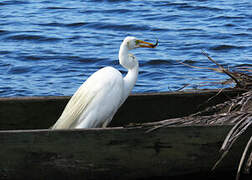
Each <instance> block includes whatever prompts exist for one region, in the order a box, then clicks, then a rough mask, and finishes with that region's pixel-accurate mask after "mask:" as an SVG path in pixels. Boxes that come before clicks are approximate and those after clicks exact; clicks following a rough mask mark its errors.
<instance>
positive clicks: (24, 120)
mask: <svg viewBox="0 0 252 180" xmlns="http://www.w3.org/2000/svg"><path fill="white" fill-rule="evenodd" d="M218 92H219V90H208V91H206V90H205V91H195V92H174V93H150V94H134V95H131V96H130V97H129V98H128V99H127V100H126V102H125V103H124V104H123V105H122V107H121V108H120V109H119V110H118V112H117V113H116V115H115V117H114V119H113V120H112V123H111V126H113V127H115V126H122V125H126V124H129V123H139V122H140V123H144V122H151V121H159V120H163V119H169V118H174V117H182V116H186V115H189V114H191V113H194V112H196V111H198V110H199V109H202V108H204V107H206V106H211V105H215V104H217V103H221V102H224V101H226V100H227V99H228V98H231V97H234V96H237V94H239V93H241V92H242V91H234V90H224V91H223V92H222V93H219V94H218V95H217V96H216V94H217V93H218ZM212 97H214V98H212ZM69 98H70V97H19V98H0V119H1V121H0V129H2V130H7V129H46V128H49V127H50V126H52V125H53V124H54V123H55V122H56V120H57V119H58V117H59V116H60V114H61V113H62V111H63V109H64V107H65V105H66V103H67V102H68V100H69ZM209 98H212V100H210V101H208V100H209Z"/></svg>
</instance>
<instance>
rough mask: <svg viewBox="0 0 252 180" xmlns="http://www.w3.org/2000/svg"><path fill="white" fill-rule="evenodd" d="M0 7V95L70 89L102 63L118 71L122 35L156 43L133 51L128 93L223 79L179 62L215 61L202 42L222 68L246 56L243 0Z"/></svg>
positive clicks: (251, 25)
mask: <svg viewBox="0 0 252 180" xmlns="http://www.w3.org/2000/svg"><path fill="white" fill-rule="evenodd" d="M0 6H1V8H0V47H1V49H0V72H1V78H0V84H1V87H0V96H31V95H71V94H72V93H73V92H74V91H75V90H76V89H77V88H78V86H79V85H81V84H82V83H83V81H84V80H85V79H86V78H88V76H90V75H91V74H92V73H94V72H95V71H96V70H98V69H99V68H102V67H104V66H113V67H115V68H117V69H119V70H120V71H121V72H122V73H123V75H125V74H126V70H125V69H124V68H123V67H121V66H120V64H119V62H118V50H119V47H120V44H121V42H122V40H123V38H124V37H125V36H128V35H130V36H136V37H137V38H140V39H143V40H146V41H151V42H152V41H153V42H154V41H155V39H159V40H160V43H159V46H158V47H157V48H155V49H144V48H138V49H136V50H134V51H132V53H133V54H135V55H136V57H137V58H138V59H139V64H140V69H139V77H138V81H137V84H136V86H135V88H134V89H133V92H157V91H158V92H160V91H170V90H175V89H179V88H180V87H182V86H183V85H185V84H192V86H191V87H198V86H197V84H198V83H200V82H202V80H203V81H206V79H222V78H223V79H225V78H227V77H226V76H225V75H222V74H219V73H218V74H217V73H215V72H212V71H209V70H200V69H192V68H190V67H187V66H184V65H183V64H181V63H179V62H184V63H187V64H191V65H193V66H203V67H215V66H214V65H213V64H211V62H210V61H209V60H208V59H207V58H206V57H205V56H204V55H202V53H201V51H202V49H203V50H205V51H207V52H208V53H209V55H210V56H211V57H213V59H214V60H216V61H218V62H219V63H220V64H222V65H224V66H227V67H232V68H242V67H246V66H250V65H251V61H252V46H251V40H252V21H251V18H252V15H251V9H250V7H252V2H251V1H250V0H244V1H217V0H212V1H209V0H197V1H194V0H193V1H181V0H174V1H163V0H162V1H156V0H149V1H142V0H139V1H131V0H129V1H125V0H88V1H83V0H75V1H67V0H60V1H49V0H39V1H35V0H32V1H25V0H12V1H10V0H5V1H1V2H0ZM177 60H178V61H179V62H178V61H177ZM216 87H218V86H216ZM204 88H209V86H206V87H204ZM210 88H213V87H210Z"/></svg>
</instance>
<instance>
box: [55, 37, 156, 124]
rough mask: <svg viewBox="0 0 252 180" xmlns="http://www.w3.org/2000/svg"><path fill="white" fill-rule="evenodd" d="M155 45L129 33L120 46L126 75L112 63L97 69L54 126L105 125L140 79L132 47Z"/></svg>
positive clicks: (120, 55)
mask: <svg viewBox="0 0 252 180" xmlns="http://www.w3.org/2000/svg"><path fill="white" fill-rule="evenodd" d="M156 45H157V43H156ZM156 45H153V44H151V43H148V42H144V41H141V40H137V39H136V38H135V37H126V38H125V39H124V41H123V42H122V44H121V46H120V50H119V62H120V64H121V65H122V66H123V67H124V68H126V69H128V73H127V75H126V76H125V77H124V78H123V76H122V74H121V73H120V72H119V71H118V70H117V69H115V68H113V67H104V68H102V69H100V70H98V71H96V72H95V73H94V74H92V75H91V76H90V77H89V78H88V79H87V80H86V81H85V82H84V83H83V84H82V85H81V86H80V87H79V89H78V90H77V91H76V92H75V94H74V95H73V96H72V98H71V99H70V101H69V102H68V104H67V105H66V107H65V109H64V111H63V113H62V115H61V116H60V118H59V119H58V121H57V122H56V123H55V124H54V125H53V127H52V129H69V128H95V127H106V126H107V125H108V124H109V123H110V121H111V120H112V118H113V116H114V114H115V113H116V111H117V110H118V108H119V107H120V106H121V105H122V103H123V102H124V101H125V100H126V98H127V97H128V96H129V94H130V92H131V90H132V89H133V87H134V85H135V83H136V80H137V76H138V61H137V59H136V58H135V56H134V55H132V54H129V50H131V49H135V48H138V47H149V48H154V47H155V46H156Z"/></svg>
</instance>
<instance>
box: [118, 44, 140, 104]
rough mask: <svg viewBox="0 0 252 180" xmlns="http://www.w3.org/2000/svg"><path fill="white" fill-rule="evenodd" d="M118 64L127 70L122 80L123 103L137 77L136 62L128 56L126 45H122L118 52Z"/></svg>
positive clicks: (134, 58) (131, 55) (133, 57)
mask: <svg viewBox="0 0 252 180" xmlns="http://www.w3.org/2000/svg"><path fill="white" fill-rule="evenodd" d="M119 62H120V64H121V65H122V66H123V67H124V68H126V69H127V70H128V73H127V74H126V76H125V77H124V78H123V81H124V95H123V101H124V100H125V99H126V98H127V97H128V95H129V94H130V92H131V90H132V89H133V87H134V85H135V83H136V80H137V76H138V61H137V59H136V57H135V56H134V55H133V54H129V48H128V46H127V44H126V43H122V44H121V46H120V50H119Z"/></svg>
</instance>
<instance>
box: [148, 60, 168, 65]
mask: <svg viewBox="0 0 252 180" xmlns="http://www.w3.org/2000/svg"><path fill="white" fill-rule="evenodd" d="M170 64H173V63H172V62H171V61H169V60H163V59H153V60H149V61H147V62H146V63H144V65H170Z"/></svg>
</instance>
